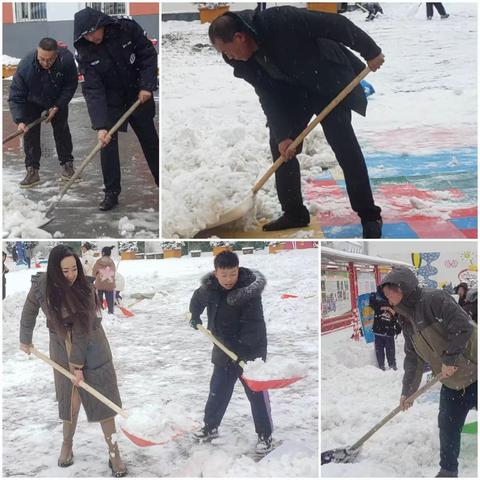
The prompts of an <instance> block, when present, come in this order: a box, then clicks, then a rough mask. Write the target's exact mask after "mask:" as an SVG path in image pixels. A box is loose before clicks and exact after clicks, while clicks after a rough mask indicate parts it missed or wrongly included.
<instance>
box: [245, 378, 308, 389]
mask: <svg viewBox="0 0 480 480" xmlns="http://www.w3.org/2000/svg"><path fill="white" fill-rule="evenodd" d="M242 378H243V379H244V380H245V382H246V383H247V385H248V386H249V387H250V389H251V390H253V391H254V392H263V391H264V390H272V389H274V388H283V387H287V386H288V385H291V384H292V383H295V382H298V380H301V379H302V378H305V377H304V376H297V377H291V378H282V379H276V380H252V379H250V378H245V377H244V376H243V375H242Z"/></svg>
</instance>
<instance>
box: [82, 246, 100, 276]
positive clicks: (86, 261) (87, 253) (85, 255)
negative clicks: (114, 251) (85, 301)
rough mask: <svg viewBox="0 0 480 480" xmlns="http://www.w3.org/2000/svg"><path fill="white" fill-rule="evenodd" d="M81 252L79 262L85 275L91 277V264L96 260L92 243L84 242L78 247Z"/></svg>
mask: <svg viewBox="0 0 480 480" xmlns="http://www.w3.org/2000/svg"><path fill="white" fill-rule="evenodd" d="M80 250H81V252H82V257H81V259H80V260H81V262H82V267H83V271H84V273H85V275H87V276H89V277H91V276H92V275H93V266H94V265H95V262H96V261H97V258H95V254H94V253H93V248H92V244H91V243H90V242H84V243H83V244H82V246H81V248H80Z"/></svg>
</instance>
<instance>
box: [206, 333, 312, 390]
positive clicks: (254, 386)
mask: <svg viewBox="0 0 480 480" xmlns="http://www.w3.org/2000/svg"><path fill="white" fill-rule="evenodd" d="M197 329H198V330H200V331H201V332H202V333H204V334H205V335H206V336H207V337H208V338H209V339H210V340H211V341H212V342H213V343H214V344H215V345H216V346H217V347H218V348H219V349H220V350H222V351H223V352H224V353H225V354H227V355H228V356H229V357H230V358H231V359H232V360H233V361H235V362H237V361H238V355H237V354H235V353H233V352H232V351H231V350H229V349H228V348H227V347H226V346H225V345H224V344H223V343H222V342H220V340H218V339H217V338H216V337H215V336H214V335H213V334H212V332H211V331H210V330H208V329H206V328H205V327H204V326H203V325H202V324H198V325H197ZM238 366H239V367H240V368H242V369H245V366H246V365H245V362H244V361H243V360H240V361H239V362H238ZM242 378H243V380H245V383H246V384H247V385H248V386H249V387H250V389H251V390H253V391H254V392H263V391H264V390H270V389H273V388H283V387H287V386H288V385H291V384H292V383H295V382H297V381H298V380H301V379H302V378H304V377H303V376H295V377H290V378H281V379H273V380H254V379H250V378H247V377H245V375H243V374H242Z"/></svg>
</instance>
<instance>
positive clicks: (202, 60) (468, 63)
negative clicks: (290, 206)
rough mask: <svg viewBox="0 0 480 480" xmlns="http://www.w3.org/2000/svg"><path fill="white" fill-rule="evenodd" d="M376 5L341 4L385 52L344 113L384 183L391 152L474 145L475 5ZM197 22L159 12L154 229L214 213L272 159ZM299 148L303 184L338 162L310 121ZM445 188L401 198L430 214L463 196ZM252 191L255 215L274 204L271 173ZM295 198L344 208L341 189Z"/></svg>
mask: <svg viewBox="0 0 480 480" xmlns="http://www.w3.org/2000/svg"><path fill="white" fill-rule="evenodd" d="M383 8H384V12H385V13H384V15H383V16H382V15H379V18H378V19H376V20H375V21H373V22H365V21H364V20H365V14H364V13H363V12H360V11H354V12H349V13H347V14H345V15H346V16H347V17H348V18H350V19H351V20H352V21H354V22H355V23H356V24H357V25H358V26H360V28H362V29H363V30H365V31H366V32H367V33H369V34H370V35H371V36H372V37H373V39H374V40H375V41H376V42H377V43H378V44H379V45H380V46H381V48H382V50H383V51H384V54H385V57H386V61H385V64H384V65H383V66H382V68H381V69H380V70H379V71H378V72H375V73H372V74H370V75H369V77H368V78H367V80H368V81H369V82H371V83H372V84H373V85H374V87H375V90H376V93H375V94H374V95H373V96H371V97H369V108H368V114H367V117H366V118H363V117H360V116H358V115H355V114H354V115H353V124H354V127H355V131H356V133H357V136H358V138H359V142H360V144H361V146H362V149H363V151H364V153H365V154H366V156H367V159H368V157H369V156H373V158H372V159H371V161H369V170H370V174H371V176H372V177H380V178H384V179H385V182H387V183H388V182H391V178H392V177H395V176H402V175H404V173H402V172H403V170H402V169H401V168H399V167H401V166H402V165H401V164H403V162H401V161H400V160H398V156H399V155H403V156H405V158H407V157H414V156H415V155H433V154H435V153H438V152H447V155H446V157H447V158H446V160H445V167H446V169H447V170H448V171H450V170H451V169H452V168H457V169H458V166H457V167H453V166H452V165H458V163H457V164H455V158H456V150H458V149H465V148H467V149H468V148H472V149H475V148H476V145H477V139H476V125H477V93H476V92H477V85H476V76H475V74H474V72H475V68H476V62H475V59H476V50H477V43H476V42H477V37H476V32H477V5H476V4H475V3H449V4H448V6H447V10H448V11H449V13H450V18H448V20H442V21H440V19H439V18H438V17H435V18H434V20H432V21H430V22H427V21H426V18H425V5H424V4H422V5H421V6H420V8H412V5H411V4H406V3H403V4H400V3H386V4H384V5H383ZM207 29H208V24H204V25H201V24H200V23H199V22H180V21H168V22H163V23H162V30H163V34H162V43H163V45H162V55H163V57H162V82H163V83H162V84H163V94H162V101H163V106H162V107H163V115H162V122H163V127H162V132H163V141H162V159H163V160H162V161H163V171H162V174H163V189H162V201H163V204H162V205H163V207H162V212H163V214H162V222H163V226H162V232H163V235H164V236H165V237H175V236H181V237H187V238H191V237H192V236H194V235H195V234H196V233H197V232H198V231H199V230H202V229H204V228H205V227H206V226H207V225H210V224H213V223H215V222H216V221H217V220H218V218H219V216H220V215H221V214H222V213H224V212H225V211H227V210H228V209H229V208H231V207H234V206H236V205H238V203H239V202H241V201H242V200H244V199H245V198H246V197H247V196H248V194H249V191H250V189H251V188H252V186H253V185H254V184H255V182H256V180H257V179H258V178H259V177H260V176H261V175H262V174H263V173H264V172H265V171H266V170H267V169H268V168H269V167H270V165H271V161H272V160H271V155H270V150H269V146H268V129H267V128H266V125H265V123H266V120H265V116H264V114H263V112H262V110H261V108H260V105H259V102H258V99H257V96H256V94H255V92H254V90H253V88H252V87H251V86H250V85H248V84H247V83H246V82H245V81H242V80H239V79H236V78H234V77H233V74H232V68H231V67H230V66H229V65H227V64H226V63H225V62H224V61H223V60H222V58H221V56H220V55H219V54H218V53H217V52H216V51H215V50H213V48H212V47H211V46H210V45H209V39H208V35H207ZM449 152H451V154H449ZM384 153H386V154H387V155H386V158H385V159H383V158H382V156H383V154H384ZM389 155H396V156H397V158H396V160H394V162H390V161H389V159H388V156H389ZM376 156H378V157H380V159H377V158H376ZM299 159H300V164H301V168H302V181H303V182H304V183H303V189H304V192H305V191H306V190H307V184H306V183H305V182H306V179H307V178H308V177H310V178H311V177H321V176H322V172H323V170H324V169H329V170H330V171H331V172H332V175H333V178H339V177H338V175H339V174H340V169H339V166H338V165H337V163H336V160H335V157H334V155H333V153H332V152H331V149H330V147H329V146H328V144H327V143H326V142H325V140H324V137H323V132H322V130H321V128H317V129H315V130H314V131H313V132H312V133H311V134H310V135H309V137H307V139H306V141H305V145H304V150H303V154H301V155H300V156H299ZM441 161H442V162H443V160H441ZM396 162H398V164H397V163H396ZM452 162H453V163H452ZM413 174H414V172H412V175H413ZM388 178H390V180H388ZM459 181H460V180H459ZM387 186H388V185H387ZM453 188H455V186H454V187H453ZM445 193H446V192H444V191H440V192H437V191H435V192H433V193H432V196H431V198H430V200H429V201H428V202H427V203H426V204H424V205H420V204H418V203H417V204H414V205H412V206H411V211H410V213H409V214H410V215H416V214H418V212H419V209H421V213H422V214H425V213H426V214H428V213H429V212H430V213H431V214H432V215H437V216H440V217H441V216H442V209H443V210H445V211H451V210H452V209H455V208H462V207H469V206H470V204H468V205H465V200H464V201H463V202H464V203H462V200H459V199H458V198H455V197H452V196H451V195H450V196H449V198H445ZM256 197H257V198H256V213H255V215H256V218H257V219H261V218H271V217H273V216H275V215H277V214H279V213H280V206H279V203H278V200H277V196H276V191H275V187H274V182H273V181H272V180H270V181H269V182H267V184H266V185H265V186H264V187H263V189H262V190H261V191H260V192H259V193H258V194H257V196H256ZM395 202H397V199H396V198H395V197H393V198H392V196H391V195H389V196H387V199H386V200H383V199H382V205H381V207H382V209H383V210H384V212H387V211H389V210H392V209H393V212H392V215H393V213H394V211H397V210H398V209H399V208H400V207H401V205H397V204H396V203H395ZM383 203H385V204H383ZM306 204H307V206H308V208H309V210H310V212H311V213H312V214H314V213H316V212H319V211H321V212H327V213H329V214H331V215H332V216H346V215H347V216H348V215H351V209H350V205H349V203H348V198H347V197H346V196H342V197H341V198H339V199H338V200H336V201H332V202H329V204H328V205H323V204H322V203H321V202H319V200H318V198H317V199H314V198H312V199H309V198H307V199H306ZM435 212H436V213H435ZM248 220H249V223H250V222H251V219H248ZM245 226H246V225H245Z"/></svg>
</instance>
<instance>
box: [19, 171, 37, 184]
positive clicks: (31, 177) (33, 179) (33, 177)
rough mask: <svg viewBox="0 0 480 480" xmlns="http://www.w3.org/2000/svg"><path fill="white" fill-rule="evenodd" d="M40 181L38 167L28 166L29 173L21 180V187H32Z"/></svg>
mask: <svg viewBox="0 0 480 480" xmlns="http://www.w3.org/2000/svg"><path fill="white" fill-rule="evenodd" d="M39 183H40V175H39V174H38V168H35V167H27V175H25V178H24V179H23V180H22V181H21V182H20V188H31V187H34V186H35V185H38V184H39Z"/></svg>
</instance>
